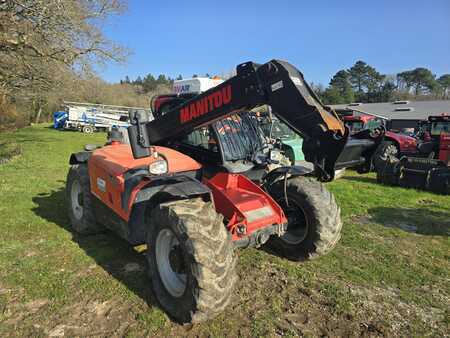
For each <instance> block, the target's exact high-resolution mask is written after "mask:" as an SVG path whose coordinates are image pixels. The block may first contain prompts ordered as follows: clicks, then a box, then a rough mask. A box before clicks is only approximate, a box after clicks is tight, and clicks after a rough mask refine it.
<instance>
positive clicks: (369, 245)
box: [0, 125, 450, 337]
mask: <svg viewBox="0 0 450 338" xmlns="http://www.w3.org/2000/svg"><path fill="white" fill-rule="evenodd" d="M104 138H105V135H104V134H96V135H83V134H81V133H77V132H58V131H55V130H52V129H50V128H48V126H47V125H45V126H44V125H39V126H34V127H30V128H25V129H21V130H19V131H17V132H14V133H2V134H0V147H3V149H6V146H5V144H6V143H9V144H12V143H14V144H18V145H20V148H21V149H22V154H21V155H19V156H15V157H13V158H12V159H11V160H10V161H9V162H7V163H5V164H2V165H0V215H1V217H2V220H1V222H0V336H2V337H7V336H49V335H50V336H61V335H64V334H65V335H66V336H89V335H92V336H133V337H134V336H144V335H159V336H180V335H181V336H214V337H220V336H230V337H231V336H232V337H235V336H239V335H241V336H278V335H284V336H297V335H306V336H322V335H326V336H360V335H365V336H368V335H372V336H417V337H423V336H436V337H442V336H449V332H450V327H449V325H450V320H449V316H450V310H449V309H450V240H449V232H450V230H449V229H450V196H438V195H433V194H430V193H426V192H419V191H415V190H406V189H402V188H396V187H385V186H381V185H378V184H376V183H375V179H374V176H373V175H362V176H360V175H357V174H356V173H353V172H350V173H348V174H347V175H346V176H345V177H344V178H343V179H340V180H338V181H336V182H333V183H331V184H328V187H329V189H330V190H332V191H333V192H334V193H335V195H336V198H337V200H338V203H339V204H340V206H341V208H342V215H343V219H344V227H343V235H342V240H341V242H340V243H339V244H338V246H337V247H336V249H335V250H334V251H333V252H332V253H331V254H329V255H328V256H326V257H323V258H321V259H319V260H316V261H313V262H308V263H303V264H295V263H292V262H289V261H286V260H283V259H280V258H278V257H274V256H271V255H269V254H267V253H265V252H263V251H261V250H257V249H248V250H244V251H239V252H238V255H239V266H238V273H239V276H240V281H239V284H238V288H237V290H236V294H235V297H234V300H233V303H232V305H231V306H230V307H229V308H228V309H227V311H226V312H225V313H223V314H222V315H220V316H219V317H218V318H217V319H215V320H213V321H211V322H208V323H204V324H201V325H196V326H193V327H182V326H179V325H177V324H175V323H173V322H171V321H170V319H169V318H168V317H167V316H166V315H165V314H164V313H163V312H162V311H161V310H160V309H159V308H158V306H157V304H156V302H155V300H154V298H153V295H152V294H151V292H150V288H149V280H148V279H147V276H146V265H145V259H144V253H143V252H142V248H133V247H130V246H128V245H127V243H125V242H124V241H123V240H121V239H119V238H118V237H116V236H114V235H113V234H112V233H109V232H105V233H103V234H100V235H96V236H90V237H81V236H78V235H76V234H74V233H72V232H71V230H70V227H69V224H68V218H67V216H66V210H65V193H64V185H65V179H66V174H67V170H68V158H69V155H70V153H71V152H74V151H77V150H80V149H81V148H82V146H83V145H84V144H87V143H103V142H104Z"/></svg>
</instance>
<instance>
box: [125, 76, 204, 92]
mask: <svg viewBox="0 0 450 338" xmlns="http://www.w3.org/2000/svg"><path fill="white" fill-rule="evenodd" d="M203 76H204V77H208V78H210V77H211V75H209V74H208V73H206V74H205V75H203ZM196 77H199V76H198V75H197V74H193V75H192V78H196ZM175 80H183V76H182V75H178V76H177V77H176V78H171V77H170V76H166V75H165V74H159V75H158V76H157V77H156V76H153V74H151V73H149V74H147V75H145V76H143V77H141V76H140V75H139V76H138V77H137V78H136V79H134V80H131V79H130V77H129V76H128V75H127V76H125V78H124V79H122V80H120V84H130V85H133V86H135V87H137V89H138V90H139V91H140V92H142V93H149V92H154V91H157V90H158V89H161V88H163V89H170V88H172V85H173V82H174V81H175Z"/></svg>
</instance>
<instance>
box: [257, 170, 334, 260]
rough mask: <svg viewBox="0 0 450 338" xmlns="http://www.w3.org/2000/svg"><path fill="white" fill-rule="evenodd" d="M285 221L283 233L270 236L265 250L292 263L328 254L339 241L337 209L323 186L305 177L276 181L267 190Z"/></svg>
mask: <svg viewBox="0 0 450 338" xmlns="http://www.w3.org/2000/svg"><path fill="white" fill-rule="evenodd" d="M269 193H270V195H271V196H272V197H273V198H274V199H275V201H277V203H278V204H279V205H280V206H281V207H282V208H283V210H284V212H285V214H286V217H287V218H288V228H287V232H286V233H285V234H284V235H283V236H281V237H278V236H272V237H271V238H270V239H269V241H268V242H267V243H266V245H265V248H266V249H267V250H268V251H269V252H273V253H275V254H277V255H280V256H282V257H285V258H288V259H290V260H293V261H304V260H308V259H314V258H317V257H319V256H323V255H325V254H327V253H328V252H330V251H331V250H332V249H333V248H334V246H335V245H336V243H337V242H338V241H339V239H340V238H341V229H342V221H341V214H340V208H339V207H338V205H337V203H336V200H335V198H334V196H333V194H332V193H331V192H329V191H328V190H327V189H326V188H325V186H324V185H323V184H322V183H320V182H318V181H316V180H315V179H313V178H309V177H294V178H292V179H289V180H288V181H287V182H286V195H287V202H288V203H286V198H285V193H284V181H283V180H281V181H278V182H276V183H275V184H273V185H272V187H271V188H270V190H269Z"/></svg>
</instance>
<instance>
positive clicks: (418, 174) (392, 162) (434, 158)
mask: <svg viewBox="0 0 450 338" xmlns="http://www.w3.org/2000/svg"><path fill="white" fill-rule="evenodd" d="M420 129H421V130H420V132H419V137H420V140H419V143H418V144H417V151H416V153H415V154H414V156H403V157H400V158H398V157H396V156H392V155H390V156H388V157H387V158H384V159H382V161H381V162H380V163H379V165H378V166H377V168H376V171H377V180H378V182H380V183H385V184H391V185H400V186H403V187H409V188H417V189H424V190H430V191H433V192H436V193H442V194H450V168H449V165H450V116H449V115H447V114H442V115H439V116H430V117H428V120H427V121H424V122H422V123H421V124H420Z"/></svg>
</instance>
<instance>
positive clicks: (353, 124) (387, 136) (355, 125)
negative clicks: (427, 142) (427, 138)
mask: <svg viewBox="0 0 450 338" xmlns="http://www.w3.org/2000/svg"><path fill="white" fill-rule="evenodd" d="M355 112H356V114H355ZM337 113H338V115H339V117H340V118H341V119H342V121H343V122H344V124H345V125H346V126H347V127H348V129H349V130H350V133H351V134H355V133H358V132H361V131H362V130H365V129H369V130H372V129H376V128H380V127H382V128H383V127H385V125H386V123H385V122H386V121H385V120H386V118H384V117H382V116H378V115H374V114H371V113H368V112H363V111H360V110H356V109H355V110H353V109H350V107H349V109H348V110H341V111H338V112H337ZM416 152H417V139H416V138H415V137H412V136H409V135H405V134H402V133H397V132H393V131H390V130H386V131H385V133H384V137H383V140H382V141H381V143H380V145H379V146H378V149H377V150H376V151H375V152H374V154H373V159H372V162H373V164H374V166H375V167H376V164H377V163H378V162H380V160H382V159H384V158H386V157H387V156H395V157H401V156H411V155H413V154H415V153H416Z"/></svg>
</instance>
